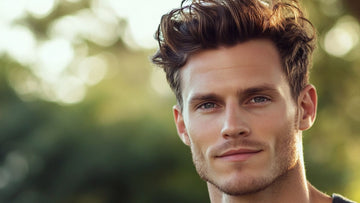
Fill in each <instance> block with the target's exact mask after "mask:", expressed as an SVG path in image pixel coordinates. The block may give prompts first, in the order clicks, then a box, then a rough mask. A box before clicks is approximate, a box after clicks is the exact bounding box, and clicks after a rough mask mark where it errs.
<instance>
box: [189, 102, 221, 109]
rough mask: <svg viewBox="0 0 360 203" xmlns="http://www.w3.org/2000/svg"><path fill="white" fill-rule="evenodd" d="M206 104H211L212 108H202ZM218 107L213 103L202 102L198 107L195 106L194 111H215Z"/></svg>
mask: <svg viewBox="0 0 360 203" xmlns="http://www.w3.org/2000/svg"><path fill="white" fill-rule="evenodd" d="M206 104H213V105H214V107H211V108H203V106H204V105H206ZM219 106H220V105H219V104H218V103H217V102H215V101H203V102H200V103H199V104H198V105H196V106H195V110H203V111H210V110H212V109H216V108H218V107H219Z"/></svg>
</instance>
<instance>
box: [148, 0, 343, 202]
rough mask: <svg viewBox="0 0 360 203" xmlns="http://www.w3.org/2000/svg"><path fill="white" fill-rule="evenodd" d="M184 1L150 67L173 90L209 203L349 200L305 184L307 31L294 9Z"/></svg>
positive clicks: (309, 90) (165, 27)
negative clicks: (162, 72) (157, 68)
mask: <svg viewBox="0 0 360 203" xmlns="http://www.w3.org/2000/svg"><path fill="white" fill-rule="evenodd" d="M186 3H188V2H186V1H183V2H182V5H181V8H179V9H174V10H172V11H171V12H170V13H168V14H166V15H164V16H163V17H162V19H161V23H160V26H159V28H158V31H157V33H156V39H157V40H158V42H159V50H158V51H157V53H156V54H155V55H154V57H153V62H154V63H155V64H157V65H159V66H161V67H162V68H163V69H164V70H165V72H166V76H167V80H168V82H169V84H170V86H171V88H172V89H173V91H174V92H175V95H176V97H177V102H178V103H177V105H175V106H174V108H173V113H174V118H175V124H176V127H177V132H178V134H179V136H180V138H181V140H182V141H183V142H184V143H185V144H186V145H188V146H190V149H191V152H192V157H193V162H194V164H195V167H196V170H197V172H198V173H199V175H200V177H201V178H202V179H204V180H205V181H206V182H207V186H208V191H209V194H210V200H211V202H213V203H217V202H291V203H297V202H299V203H300V202H301V203H310V202H311V203H321V202H350V201H348V200H346V199H344V198H342V197H341V196H338V195H333V196H332V197H330V196H327V195H326V194H324V193H322V192H320V191H318V190H317V189H316V188H314V187H313V186H312V185H311V184H310V183H309V182H308V181H307V180H306V176H305V169H304V161H303V152H302V151H303V150H302V131H304V130H307V129H309V128H310V127H311V126H312V124H313V122H314V119H315V115H316V105H317V95H316V90H315V87H314V86H313V85H311V84H309V79H308V73H309V66H310V59H311V55H312V51H313V49H314V46H315V34H314V33H315V31H314V29H313V26H312V25H311V23H310V22H309V21H308V20H307V19H306V18H305V17H304V15H303V13H302V12H301V10H300V9H299V6H298V2H297V1H289V2H282V1H274V2H267V1H261V0H194V1H192V2H189V3H188V4H186Z"/></svg>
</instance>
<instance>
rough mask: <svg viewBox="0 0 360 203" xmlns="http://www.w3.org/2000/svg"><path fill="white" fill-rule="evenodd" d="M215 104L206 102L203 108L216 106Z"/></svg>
mask: <svg viewBox="0 0 360 203" xmlns="http://www.w3.org/2000/svg"><path fill="white" fill-rule="evenodd" d="M214 106H215V105H214V104H213V103H205V104H203V108H205V109H209V108H214Z"/></svg>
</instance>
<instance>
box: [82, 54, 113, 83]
mask: <svg viewBox="0 0 360 203" xmlns="http://www.w3.org/2000/svg"><path fill="white" fill-rule="evenodd" d="M76 69H77V74H76V75H77V77H78V78H80V79H81V80H82V81H83V82H84V83H85V84H87V85H96V84H97V83H99V82H100V81H101V80H102V79H103V78H104V76H105V74H106V72H107V63H106V60H105V59H104V58H103V57H102V56H101V55H100V56H92V57H87V58H85V59H83V60H82V61H81V62H80V64H79V65H78V66H77V67H76Z"/></svg>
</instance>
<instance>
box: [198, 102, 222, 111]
mask: <svg viewBox="0 0 360 203" xmlns="http://www.w3.org/2000/svg"><path fill="white" fill-rule="evenodd" d="M208 104H211V105H213V107H208V108H205V105H208ZM217 106H218V105H217V104H215V103H214V102H205V103H202V104H200V105H199V106H198V107H197V109H203V110H207V109H213V108H216V107H217Z"/></svg>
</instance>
